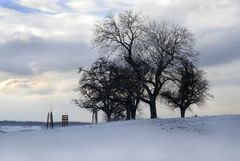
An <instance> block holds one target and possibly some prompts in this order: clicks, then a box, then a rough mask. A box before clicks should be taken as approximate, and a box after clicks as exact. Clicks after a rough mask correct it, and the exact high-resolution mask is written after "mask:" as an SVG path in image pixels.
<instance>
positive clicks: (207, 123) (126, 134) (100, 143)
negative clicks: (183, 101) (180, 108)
mask: <svg viewBox="0 0 240 161" xmlns="http://www.w3.org/2000/svg"><path fill="white" fill-rule="evenodd" d="M239 136H240V116H215V117H196V118H195V117H194V118H185V119H154V120H134V121H123V122H112V123H102V124H97V125H84V126H70V127H64V128H60V127H58V128H55V129H53V130H46V129H44V128H40V129H33V130H32V131H25V132H23V131H21V132H19V131H18V132H14V133H13V132H11V133H0V158H1V159H0V160H1V161H50V160H51V161H239V160H240V139H239Z"/></svg>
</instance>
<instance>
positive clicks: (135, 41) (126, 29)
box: [93, 10, 195, 118]
mask: <svg viewBox="0 0 240 161" xmlns="http://www.w3.org/2000/svg"><path fill="white" fill-rule="evenodd" d="M93 44H94V45H95V46H96V47H100V48H101V49H102V50H103V51H104V52H106V53H110V54H114V55H117V56H120V57H122V58H124V59H125V61H126V62H127V63H129V65H130V66H131V67H132V68H133V70H134V72H135V74H136V76H137V78H138V80H139V82H140V83H141V86H142V87H143V88H144V89H145V92H144V95H142V96H141V100H142V101H144V102H145V103H147V104H149V107H150V113H151V118H156V117H157V110H156V100H157V98H158V97H159V95H160V93H161V92H162V89H163V87H164V84H165V83H166V82H167V81H170V80H171V70H172V69H173V66H174V65H175V63H176V62H177V61H178V60H179V58H180V57H189V56H191V57H193V56H194V55H195V52H194V51H193V45H194V43H193V35H192V34H191V32H190V31H189V30H188V29H186V28H183V27H180V26H177V25H175V26H174V25H169V24H167V23H161V24H157V23H156V22H152V21H151V20H149V19H147V18H146V17H145V16H143V15H142V14H139V13H135V12H133V11H131V10H130V11H125V12H123V13H121V14H119V16H118V17H117V18H115V17H114V16H113V15H111V14H110V15H108V16H107V17H106V18H105V19H104V20H103V21H102V22H98V23H97V24H96V27H95V34H94V39H93Z"/></svg>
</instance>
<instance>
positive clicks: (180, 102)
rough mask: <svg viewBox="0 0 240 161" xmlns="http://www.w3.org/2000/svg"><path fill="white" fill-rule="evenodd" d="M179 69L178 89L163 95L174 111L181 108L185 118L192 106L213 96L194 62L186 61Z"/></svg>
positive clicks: (182, 115) (183, 61) (201, 72)
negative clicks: (186, 112)
mask: <svg viewBox="0 0 240 161" xmlns="http://www.w3.org/2000/svg"><path fill="white" fill-rule="evenodd" d="M181 62H182V63H181V66H180V67H179V68H178V73H177V74H178V76H177V77H179V78H178V80H177V81H176V88H177V90H176V89H173V90H172V91H170V90H169V91H166V92H164V93H162V96H163V97H164V98H165V99H166V102H167V104H168V105H170V106H171V107H172V108H173V109H175V108H179V109H180V111H181V117H185V111H186V110H187V109H190V108H191V107H192V105H194V104H196V105H198V106H200V105H202V104H204V103H205V101H206V99H208V98H212V97H213V96H212V95H211V94H209V93H208V90H209V83H208V81H207V80H206V79H205V78H204V72H203V71H202V70H199V69H198V68H197V67H196V66H194V65H193V63H192V62H190V61H188V60H186V59H184V60H182V61H181Z"/></svg>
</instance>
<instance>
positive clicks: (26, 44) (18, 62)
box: [0, 0, 240, 121]
mask: <svg viewBox="0 0 240 161" xmlns="http://www.w3.org/2000/svg"><path fill="white" fill-rule="evenodd" d="M127 9H134V10H136V11H141V12H142V13H143V14H145V15H148V16H149V17H151V18H153V19H154V20H156V21H162V20H167V21H170V22H173V23H178V24H180V25H182V26H186V27H188V28H189V29H190V30H191V31H192V32H193V33H194V34H195V38H196V48H197V50H199V51H200V55H199V59H200V62H199V64H200V66H201V68H203V69H204V70H205V71H206V72H207V78H208V79H209V80H210V82H211V85H212V87H211V91H210V92H211V93H212V94H213V95H214V96H215V99H214V100H211V101H209V102H208V103H207V104H206V106H204V107H202V108H201V110H194V111H193V112H189V113H188V116H191V115H194V114H198V115H220V114H240V99H239V98H240V47H239V45H240V17H239V15H240V1H239V0H131V1H130V0H0V120H39V121H44V120H45V119H46V114H47V112H48V111H49V108H50V105H51V106H52V109H53V112H54V116H55V118H56V120H60V116H61V114H64V113H67V114H69V115H70V119H71V120H74V121H89V120H90V118H91V115H90V113H88V112H86V111H84V110H81V109H79V108H78V107H77V106H75V105H74V104H73V103H72V102H71V100H72V98H75V97H76V93H75V92H74V91H73V89H74V88H75V87H76V86H77V83H78V79H79V75H78V74H77V69H78V67H79V66H82V67H89V65H90V64H91V63H92V62H93V61H94V60H95V59H96V58H97V56H98V54H97V52H96V51H94V50H93V49H92V48H91V44H90V42H91V33H92V31H91V30H92V28H93V25H94V22H95V21H97V20H101V19H103V18H104V16H105V15H106V14H107V13H108V12H112V13H114V14H117V13H119V12H121V11H124V10H127ZM160 107H162V106H161V105H159V108H158V113H159V117H176V116H177V115H178V113H176V112H173V111H170V110H168V109H166V108H165V107H162V108H160ZM148 115H149V114H148V110H147V111H146V113H143V117H148Z"/></svg>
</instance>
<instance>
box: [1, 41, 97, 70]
mask: <svg viewBox="0 0 240 161" xmlns="http://www.w3.org/2000/svg"><path fill="white" fill-rule="evenodd" d="M0 56H1V59H0V70H1V71H5V72H9V73H14V74H19V75H23V74H34V73H41V72H45V71H73V70H77V69H78V67H79V66H89V65H90V64H91V63H92V62H93V61H94V60H95V59H96V54H95V53H94V52H93V50H91V48H90V47H89V45H88V44H86V43H85V42H83V41H79V42H75V41H74V42H66V41H50V40H49V41H48V40H43V39H34V38H33V39H31V40H30V41H13V42H8V43H5V44H0Z"/></svg>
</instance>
